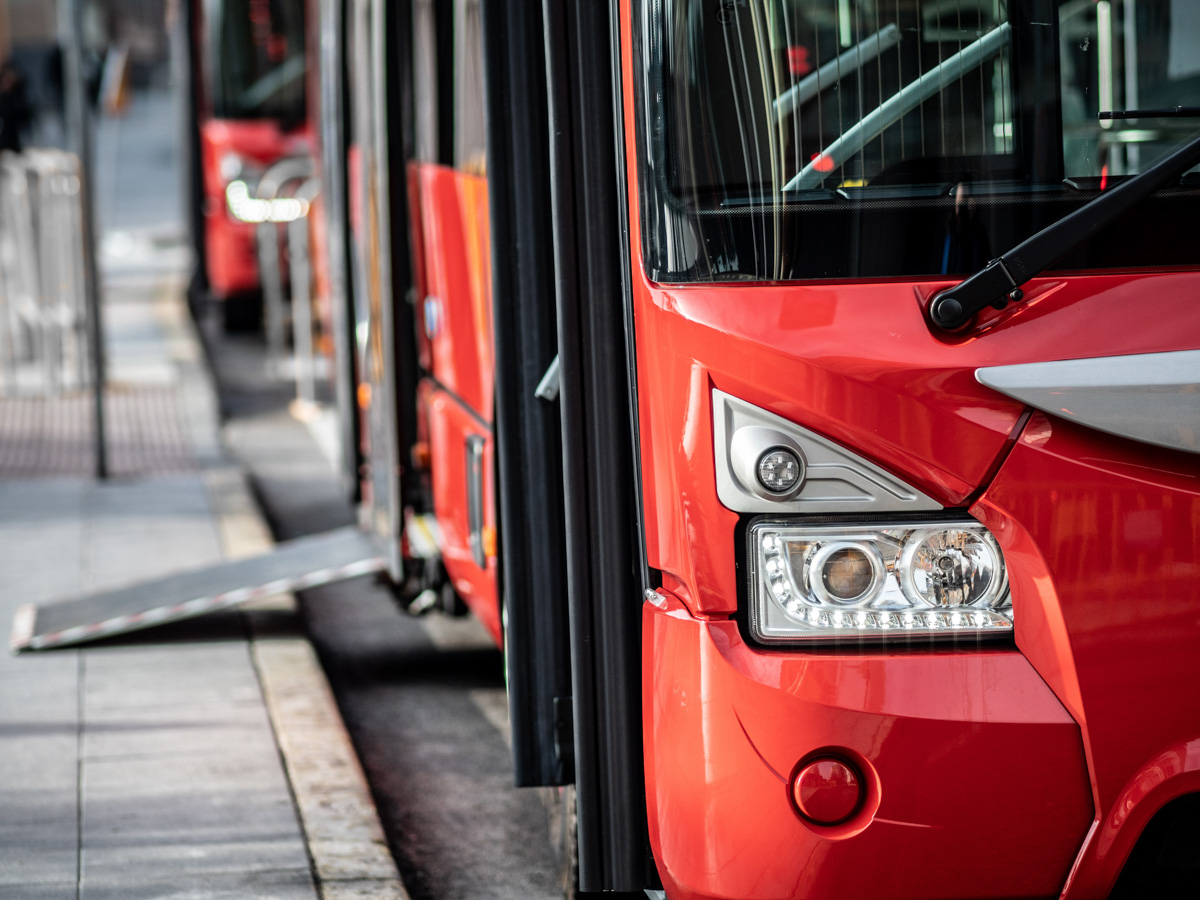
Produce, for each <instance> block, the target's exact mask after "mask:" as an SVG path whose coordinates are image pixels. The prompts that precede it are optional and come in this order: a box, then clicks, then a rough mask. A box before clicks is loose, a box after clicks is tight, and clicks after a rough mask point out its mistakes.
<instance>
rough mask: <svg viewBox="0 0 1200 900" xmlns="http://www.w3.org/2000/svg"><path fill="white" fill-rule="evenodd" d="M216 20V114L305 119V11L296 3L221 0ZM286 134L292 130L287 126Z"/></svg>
mask: <svg viewBox="0 0 1200 900" xmlns="http://www.w3.org/2000/svg"><path fill="white" fill-rule="evenodd" d="M215 15H216V17H217V19H216V21H214V22H213V29H212V34H213V46H212V55H213V59H212V73H213V80H212V84H213V114H214V116H215V117H216V118H218V119H273V120H276V121H280V122H284V123H288V124H290V126H291V127H294V126H295V125H297V124H299V123H301V122H303V121H304V118H305V75H304V73H305V47H304V7H303V4H300V3H295V2H293V0H222V2H220V3H218V4H216V7H215ZM285 130H288V128H287V126H286V125H285Z"/></svg>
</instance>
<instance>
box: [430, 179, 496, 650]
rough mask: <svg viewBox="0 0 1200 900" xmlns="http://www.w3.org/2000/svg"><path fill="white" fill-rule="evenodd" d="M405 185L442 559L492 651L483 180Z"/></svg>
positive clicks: (488, 300)
mask: <svg viewBox="0 0 1200 900" xmlns="http://www.w3.org/2000/svg"><path fill="white" fill-rule="evenodd" d="M409 188H410V197H411V198H412V200H411V201H410V202H411V206H412V216H413V228H412V231H413V234H414V238H413V247H414V254H415V255H416V256H417V260H418V261H417V265H416V266H415V276H416V277H415V279H414V282H415V284H416V287H417V295H418V296H417V298H416V303H417V330H418V356H419V360H420V363H421V367H422V370H423V376H422V378H421V383H420V386H419V388H418V393H417V405H418V417H419V419H420V420H421V421H422V425H421V430H422V434H423V435H424V436H425V439H426V440H428V442H429V451H430V453H429V457H430V459H431V460H432V471H431V473H430V474H431V481H432V488H433V512H434V516H435V517H436V519H437V522H438V526H439V529H440V531H441V550H442V561H443V563H444V564H445V567H446V573H447V574H448V575H449V577H450V580H451V582H452V584H453V585H454V588H455V590H456V591H457V592H458V594H459V596H460V597H461V598H462V599H463V601H464V602H465V603H466V604H467V606H468V607H469V608H470V610H471V612H472V613H474V614H475V616H476V617H477V618H478V619H479V620H480V621H481V622H482V623H483V624H484V626H485V627H486V628H487V630H488V632H489V633H490V634H491V635H492V638H493V639H494V640H495V641H496V643H497V645H499V644H500V643H501V641H502V634H501V625H500V603H499V586H498V581H497V575H498V569H497V557H496V540H495V534H496V501H495V480H494V477H493V469H494V466H493V453H494V446H495V441H494V437H493V431H492V422H493V380H494V365H493V356H492V321H491V308H492V296H491V269H490V265H491V256H490V231H489V226H488V206H487V181H486V179H484V178H481V177H479V176H474V175H468V174H465V173H462V172H459V171H456V170H454V169H451V168H448V167H445V166H438V165H431V164H424V163H417V164H413V165H411V166H410V167H409ZM472 435H475V436H479V437H482V438H483V439H484V442H485V443H484V451H483V501H484V502H483V520H484V529H483V531H484V547H485V550H486V557H485V558H486V565H484V566H480V565H479V563H478V562H477V561H476V560H475V558H474V556H473V555H472V552H471V546H470V540H469V539H470V529H469V525H468V521H467V471H466V445H467V439H468V438H469V437H471V436H472Z"/></svg>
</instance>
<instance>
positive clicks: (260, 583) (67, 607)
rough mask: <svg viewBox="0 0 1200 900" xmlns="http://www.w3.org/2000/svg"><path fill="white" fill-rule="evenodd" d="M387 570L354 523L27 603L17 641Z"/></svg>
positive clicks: (82, 635) (76, 633)
mask: <svg viewBox="0 0 1200 900" xmlns="http://www.w3.org/2000/svg"><path fill="white" fill-rule="evenodd" d="M386 568H387V562H386V559H385V554H384V553H382V552H380V550H379V548H377V547H376V546H375V544H374V542H373V541H372V539H371V537H370V536H368V535H367V534H365V533H363V532H362V531H359V530H358V529H357V528H354V527H350V528H339V529H338V530H336V531H330V532H327V533H325V534H318V535H312V536H310V537H303V538H298V539H296V540H294V541H287V542H285V543H281V544H278V545H276V546H275V547H274V548H272V549H271V550H270V551H269V552H267V553H263V554H261V555H259V556H252V557H248V558H246V559H236V560H230V561H228V562H221V563H217V564H216V565H211V566H205V567H204V568H201V569H193V570H191V571H186V572H179V573H177V574H174V575H168V576H166V577H164V578H156V579H154V580H153V581H143V582H140V583H138V584H132V585H128V586H127V587H123V588H118V589H116V590H108V591H103V592H99V593H91V594H84V595H80V596H76V597H71V598H68V599H65V600H60V601H58V602H54V603H47V604H44V605H34V604H27V605H25V606H22V607H21V608H20V609H19V610H18V611H17V616H16V621H15V622H14V623H13V632H12V638H11V640H10V646H11V648H12V650H13V652H14V653H19V652H22V651H26V650H46V649H50V648H53V647H68V646H71V645H74V644H83V643H86V642H88V641H95V640H99V639H101V638H107V637H112V636H113V635H118V634H127V633H128V632H131V631H137V630H139V629H142V628H150V627H152V626H155V625H161V624H163V623H165V622H177V621H179V620H181V619H190V618H192V617H194V616H201V615H204V614H205V613H209V612H213V611H214V610H218V609H224V608H226V607H230V606H236V605H237V604H239V603H244V602H245V601H247V600H258V599H260V598H262V597H269V596H271V595H272V594H282V593H286V592H287V591H298V590H303V589H305V588H312V587H317V586H319V585H323V584H330V583H332V582H335V581H343V580H345V579H348V578H354V577H356V576H359V575H366V574H369V573H371V572H379V571H382V570H384V569H386Z"/></svg>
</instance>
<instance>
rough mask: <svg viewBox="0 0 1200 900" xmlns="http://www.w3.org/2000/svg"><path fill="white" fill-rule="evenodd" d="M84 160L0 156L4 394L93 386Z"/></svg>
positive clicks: (37, 154)
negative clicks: (85, 255) (86, 276)
mask: <svg viewBox="0 0 1200 900" xmlns="http://www.w3.org/2000/svg"><path fill="white" fill-rule="evenodd" d="M80 187H81V182H80V166H79V159H78V157H76V156H74V155H72V154H69V153H65V152H63V151H60V150H27V151H25V152H24V153H20V154H13V153H4V154H0V396H56V395H58V394H60V393H62V392H64V391H69V390H79V389H83V388H86V387H87V386H88V382H89V377H90V369H89V359H88V340H87V294H86V284H85V282H84V270H83V250H84V247H83V241H84V233H83V218H82V207H81V191H80Z"/></svg>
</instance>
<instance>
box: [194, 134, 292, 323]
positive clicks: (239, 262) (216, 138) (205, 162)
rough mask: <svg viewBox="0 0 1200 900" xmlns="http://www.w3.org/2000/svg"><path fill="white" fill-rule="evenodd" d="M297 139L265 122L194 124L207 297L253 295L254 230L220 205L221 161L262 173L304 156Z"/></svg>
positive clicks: (224, 183) (222, 186) (255, 266)
mask: <svg viewBox="0 0 1200 900" xmlns="http://www.w3.org/2000/svg"><path fill="white" fill-rule="evenodd" d="M305 146H306V143H305V138H304V136H303V135H302V134H288V133H285V132H283V131H282V130H281V129H280V128H279V126H278V124H276V123H275V122H271V121H258V120H255V121H234V120H224V119H209V120H207V121H205V122H202V123H201V125H200V154H201V167H202V168H201V175H202V178H203V182H204V238H205V242H206V243H205V248H206V254H207V257H208V282H209V287H210V290H211V293H212V295H213V296H214V297H216V298H217V299H220V300H226V299H229V298H230V297H236V296H238V295H240V294H247V293H252V292H254V291H257V290H259V288H260V284H259V277H258V245H257V243H256V242H255V226H254V225H251V224H248V223H246V222H239V221H238V220H237V219H235V218H233V216H232V215H231V214H230V212H229V209H228V207H227V204H226V202H225V189H226V188H227V187H228V186H229V183H228V181H226V179H225V177H224V176H223V175H222V174H221V160H222V159H224V158H225V157H226V156H227V155H229V154H231V153H232V154H236V155H237V156H239V157H241V158H242V159H243V160H244V161H245V163H246V164H247V165H248V166H252V167H254V168H256V169H258V170H259V171H260V172H261V171H264V170H266V169H267V168H269V167H270V166H272V165H273V164H275V163H277V162H279V160H281V159H283V158H284V157H285V156H290V155H292V154H294V153H300V152H304V148H305Z"/></svg>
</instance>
